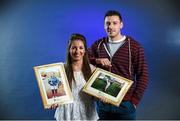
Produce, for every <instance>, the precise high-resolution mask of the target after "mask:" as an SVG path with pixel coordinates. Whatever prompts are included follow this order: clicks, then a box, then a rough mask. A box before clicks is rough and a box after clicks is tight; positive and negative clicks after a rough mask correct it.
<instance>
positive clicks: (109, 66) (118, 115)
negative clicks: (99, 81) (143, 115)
mask: <svg viewBox="0 0 180 121" xmlns="http://www.w3.org/2000/svg"><path fill="white" fill-rule="evenodd" d="M122 28H123V21H122V17H121V14H120V13H119V12H118V11H114V10H110V11H107V13H106V14H105V16H104V29H105V31H106V33H107V35H108V37H103V38H101V39H99V40H97V41H95V42H94V43H93V44H92V46H91V47H90V48H89V51H88V54H89V59H90V62H91V63H92V64H93V65H95V66H97V67H100V68H103V69H105V70H108V71H110V72H112V73H115V74H118V75H120V76H122V77H125V78H128V79H130V80H133V81H134V83H133V85H132V86H131V88H130V89H129V90H128V92H127V94H126V95H125V97H124V98H123V101H122V103H121V104H120V106H119V107H116V106H113V105H110V104H107V103H103V102H101V101H98V102H97V109H98V113H99V117H100V120H111V119H113V120H115V119H116V120H118V119H119V120H121V119H122V120H126V119H128V120H132V119H136V106H137V105H138V104H139V102H140V100H141V98H142V96H143V93H144V91H145V89H146V87H147V84H148V69H147V64H146V61H145V56H144V50H143V48H142V47H141V45H140V44H139V43H138V42H137V41H135V40H134V39H133V38H131V37H129V36H125V35H123V34H122V33H121V29H122Z"/></svg>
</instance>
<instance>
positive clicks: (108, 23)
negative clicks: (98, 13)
mask: <svg viewBox="0 0 180 121" xmlns="http://www.w3.org/2000/svg"><path fill="white" fill-rule="evenodd" d="M122 27H123V23H122V22H121V21H120V19H119V17H118V16H107V17H106V18H105V20H104V29H105V31H106V33H107V35H108V36H109V37H111V38H112V39H113V38H116V37H117V36H118V35H119V34H120V30H121V29H122Z"/></svg>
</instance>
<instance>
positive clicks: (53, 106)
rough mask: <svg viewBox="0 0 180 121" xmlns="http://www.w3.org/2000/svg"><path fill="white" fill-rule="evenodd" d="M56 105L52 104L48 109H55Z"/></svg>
mask: <svg viewBox="0 0 180 121" xmlns="http://www.w3.org/2000/svg"><path fill="white" fill-rule="evenodd" d="M57 107H59V105H58V104H52V105H51V107H50V109H56V108H57Z"/></svg>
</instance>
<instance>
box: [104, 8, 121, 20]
mask: <svg viewBox="0 0 180 121" xmlns="http://www.w3.org/2000/svg"><path fill="white" fill-rule="evenodd" d="M107 16H118V17H119V19H120V21H122V16H121V14H120V12H118V11H115V10H108V11H107V12H106V14H105V16H104V19H105V18H106V17H107Z"/></svg>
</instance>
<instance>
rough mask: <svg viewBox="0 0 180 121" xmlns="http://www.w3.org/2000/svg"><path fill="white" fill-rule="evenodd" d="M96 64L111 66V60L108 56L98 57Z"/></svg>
mask: <svg viewBox="0 0 180 121" xmlns="http://www.w3.org/2000/svg"><path fill="white" fill-rule="evenodd" d="M96 64H101V65H102V66H103V67H111V66H112V65H111V62H110V61H109V59H108V58H98V59H96Z"/></svg>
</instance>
